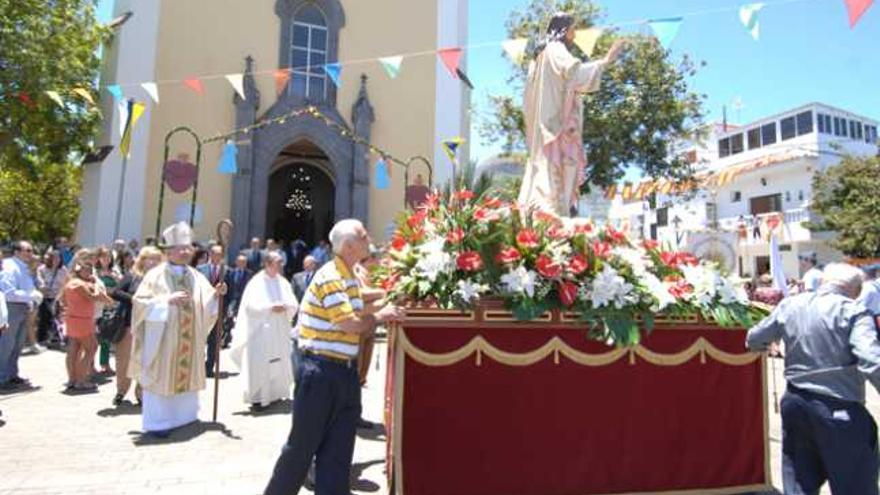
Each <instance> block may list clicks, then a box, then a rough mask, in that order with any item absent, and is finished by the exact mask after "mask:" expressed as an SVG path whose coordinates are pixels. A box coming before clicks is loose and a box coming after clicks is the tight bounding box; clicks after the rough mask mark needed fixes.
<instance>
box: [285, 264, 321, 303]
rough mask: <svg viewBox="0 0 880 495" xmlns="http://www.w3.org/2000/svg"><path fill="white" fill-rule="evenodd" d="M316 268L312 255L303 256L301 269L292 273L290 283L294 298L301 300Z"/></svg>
mask: <svg viewBox="0 0 880 495" xmlns="http://www.w3.org/2000/svg"><path fill="white" fill-rule="evenodd" d="M317 269H318V261H317V260H316V259H315V258H313V257H312V256H306V257H305V258H303V271H301V272H299V273H296V274H294V275H293V279H292V280H291V283H292V284H293V295H295V296H296V300H297V301H299V302H302V298H303V295H304V294H305V293H306V289H307V288H308V287H309V283H310V282H311V281H312V276H313V275H314V274H315V271H316V270H317Z"/></svg>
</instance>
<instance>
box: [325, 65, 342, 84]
mask: <svg viewBox="0 0 880 495" xmlns="http://www.w3.org/2000/svg"><path fill="white" fill-rule="evenodd" d="M324 70H325V71H327V75H328V76H330V80H331V81H333V84H335V85H336V87H337V88H338V87H339V76H340V75H341V74H342V66H341V65H340V64H338V63H332V64H324Z"/></svg>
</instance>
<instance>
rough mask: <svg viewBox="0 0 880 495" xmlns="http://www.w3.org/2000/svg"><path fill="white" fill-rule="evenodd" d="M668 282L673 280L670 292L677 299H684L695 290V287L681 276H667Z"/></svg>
mask: <svg viewBox="0 0 880 495" xmlns="http://www.w3.org/2000/svg"><path fill="white" fill-rule="evenodd" d="M665 280H666V281H667V282H673V284H672V285H671V286H670V287H669V293H670V294H672V296H673V297H675V298H676V299H684V297H685V296H686V295H688V294H690V293H691V292H693V291H694V288H693V287H692V286H691V285H690V284H689V283H687V282H686V281H685V280H684V279H683V278H681V277H679V276H670V277H666V278H665Z"/></svg>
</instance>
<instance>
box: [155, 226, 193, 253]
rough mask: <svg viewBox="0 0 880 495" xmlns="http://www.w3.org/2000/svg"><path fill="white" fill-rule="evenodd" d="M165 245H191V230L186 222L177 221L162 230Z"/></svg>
mask: <svg viewBox="0 0 880 495" xmlns="http://www.w3.org/2000/svg"><path fill="white" fill-rule="evenodd" d="M162 240H163V241H164V243H165V247H175V246H192V240H193V231H192V228H190V226H189V224H188V223H186V222H177V223H175V224H174V225H172V226H171V227H168V228H167V229H165V230H164V231H163V232H162Z"/></svg>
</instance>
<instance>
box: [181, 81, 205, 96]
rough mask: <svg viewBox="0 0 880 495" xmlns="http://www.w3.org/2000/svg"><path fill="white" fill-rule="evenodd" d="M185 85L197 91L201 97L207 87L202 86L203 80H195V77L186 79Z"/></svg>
mask: <svg viewBox="0 0 880 495" xmlns="http://www.w3.org/2000/svg"><path fill="white" fill-rule="evenodd" d="M183 84H184V85H185V86H186V87H187V88H189V89H191V90H193V91H195V92H196V94H198V95H199V96H201V95H203V94H205V86H204V85H203V84H202V80H201V79H198V78H195V77H191V78H189V79H185V80H184V81H183Z"/></svg>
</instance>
